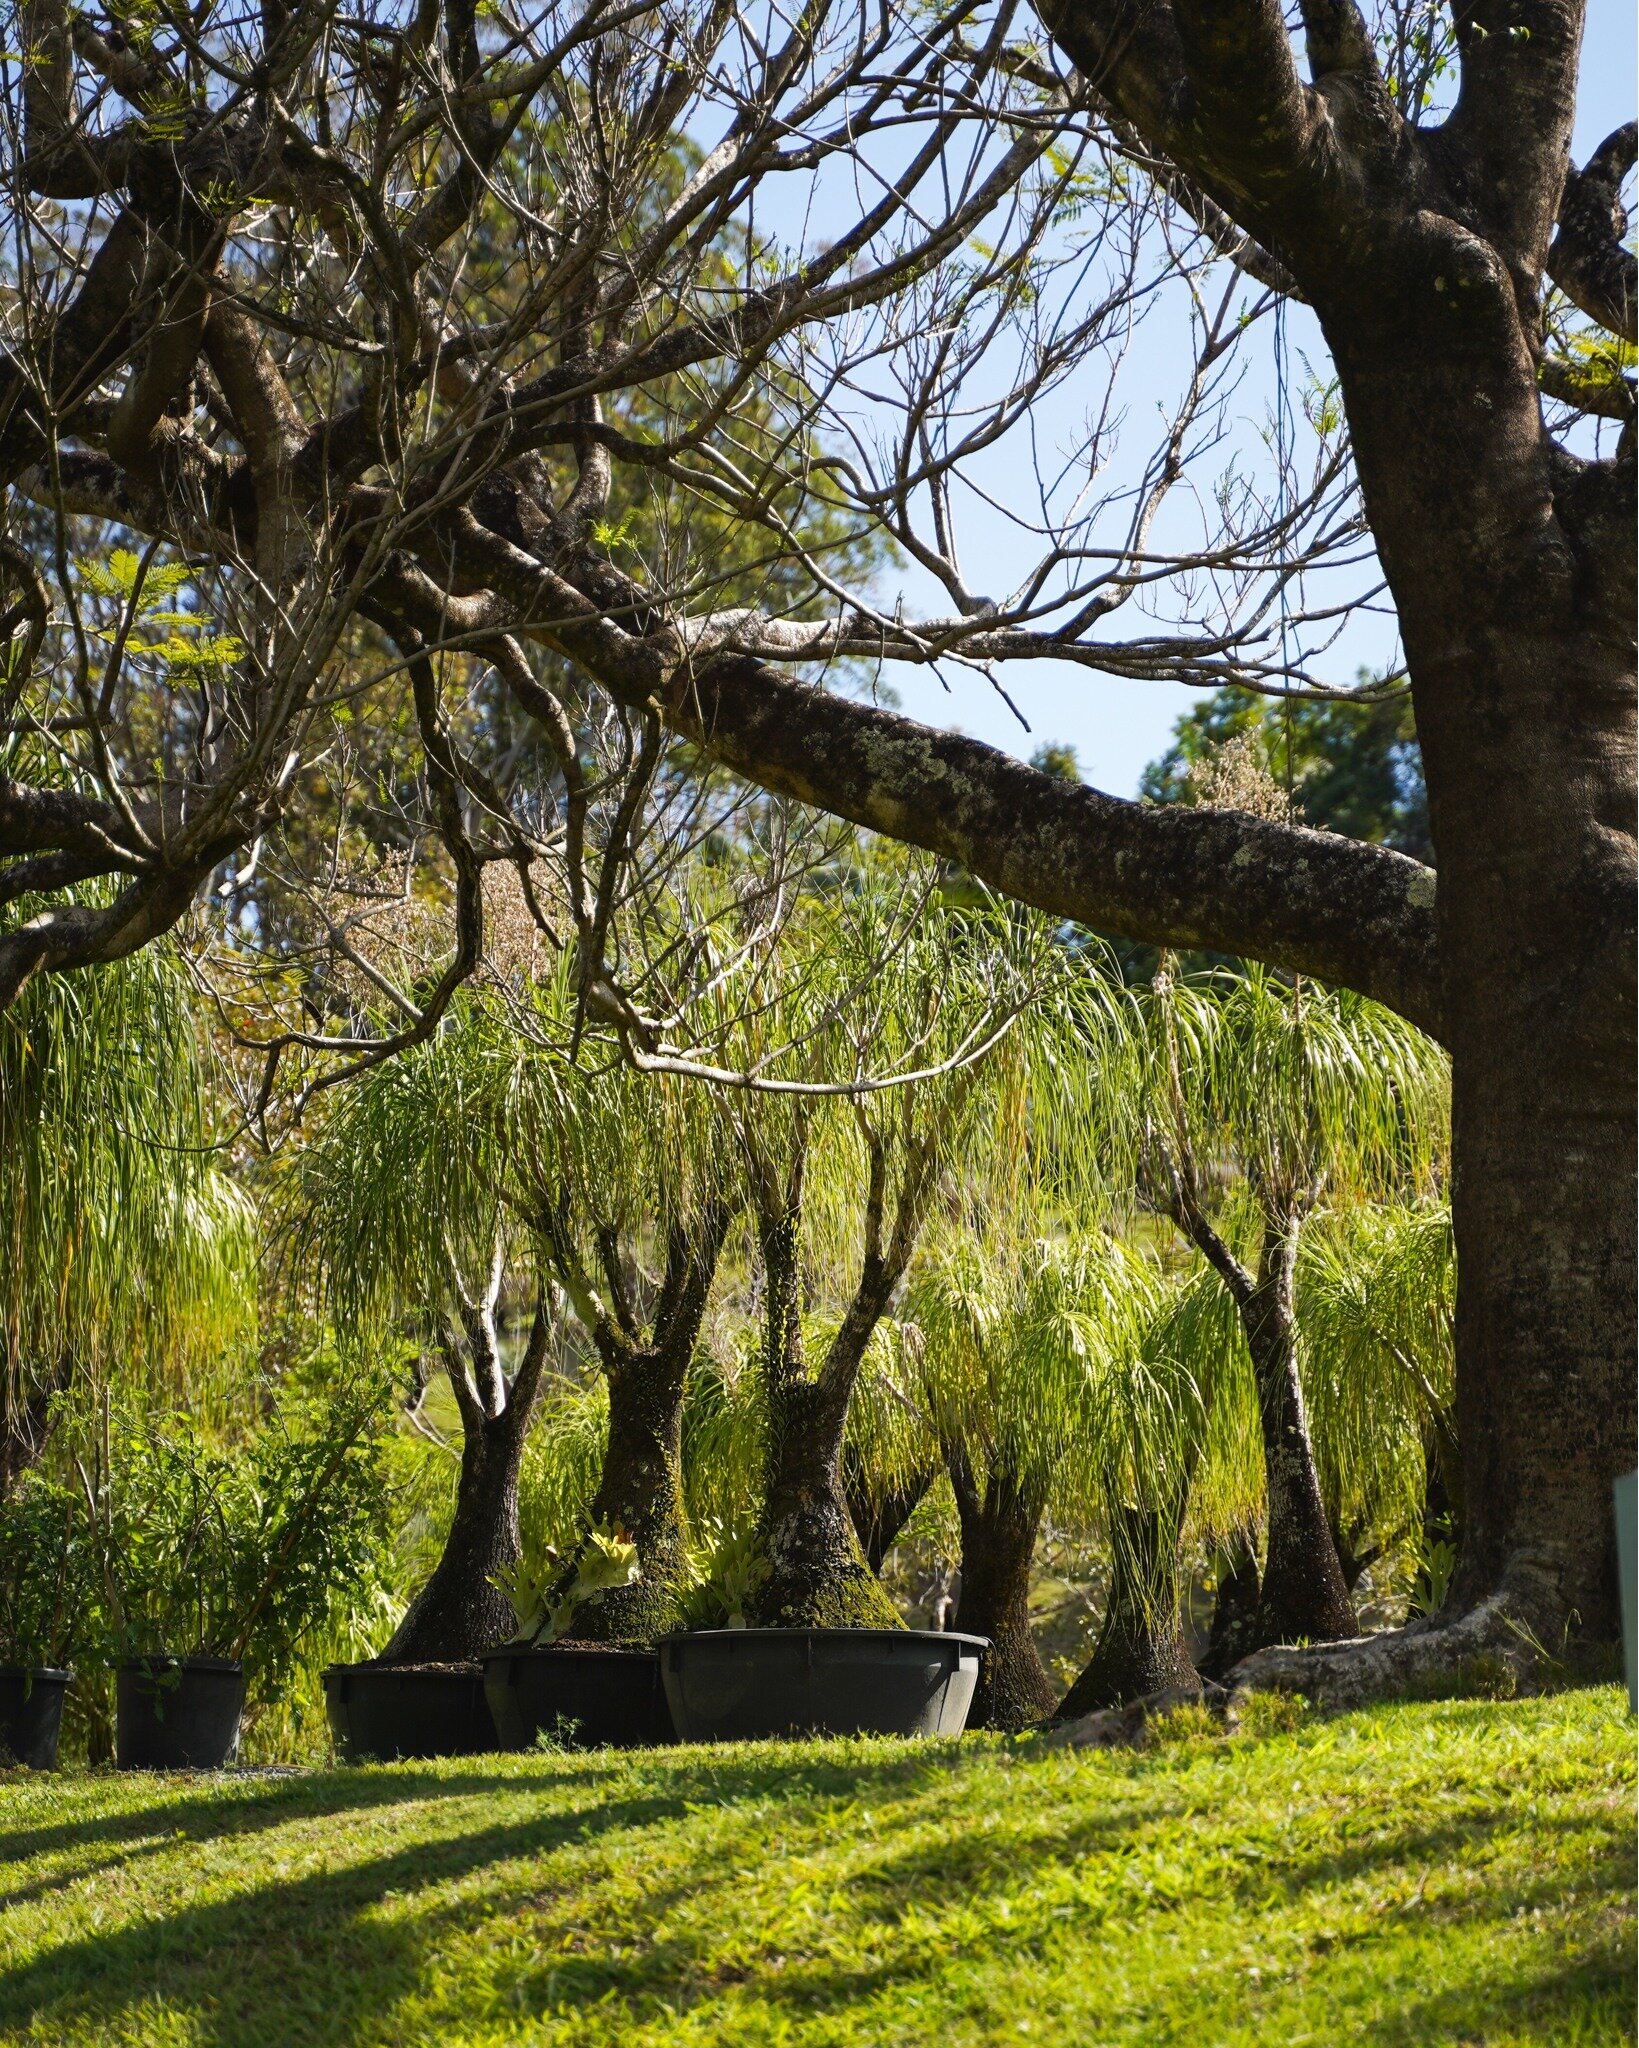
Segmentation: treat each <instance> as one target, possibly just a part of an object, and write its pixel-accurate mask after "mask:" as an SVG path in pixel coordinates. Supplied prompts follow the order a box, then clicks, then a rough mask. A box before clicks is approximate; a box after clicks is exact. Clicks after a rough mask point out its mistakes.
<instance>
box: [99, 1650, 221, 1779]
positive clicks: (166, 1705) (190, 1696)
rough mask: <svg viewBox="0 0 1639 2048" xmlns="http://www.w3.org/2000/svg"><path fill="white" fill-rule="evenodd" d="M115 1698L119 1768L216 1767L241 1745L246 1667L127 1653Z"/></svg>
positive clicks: (217, 1659)
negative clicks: (138, 1655)
mask: <svg viewBox="0 0 1639 2048" xmlns="http://www.w3.org/2000/svg"><path fill="white" fill-rule="evenodd" d="M115 1700H116V1707H117V1715H116V1720H115V1742H114V1753H115V1757H116V1760H117V1762H118V1764H119V1767H120V1769H121V1770H122V1771H215V1770H220V1768H221V1767H222V1765H223V1764H225V1763H226V1762H227V1760H228V1758H229V1757H230V1756H232V1754H233V1752H234V1750H235V1749H236V1748H237V1747H238V1744H239V1717H240V1715H241V1714H242V1713H243V1712H244V1711H245V1667H244V1666H243V1665H242V1664H237V1663H231V1662H230V1661H229V1660H228V1659H227V1658H225V1657H128V1658H127V1659H126V1660H125V1662H124V1663H123V1664H121V1666H120V1668H119V1677H118V1680H117V1682H116V1687H115Z"/></svg>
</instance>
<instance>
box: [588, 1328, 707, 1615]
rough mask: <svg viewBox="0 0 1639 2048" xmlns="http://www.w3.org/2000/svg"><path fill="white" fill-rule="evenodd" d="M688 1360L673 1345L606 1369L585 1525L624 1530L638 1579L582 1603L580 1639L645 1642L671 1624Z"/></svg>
mask: <svg viewBox="0 0 1639 2048" xmlns="http://www.w3.org/2000/svg"><path fill="white" fill-rule="evenodd" d="M691 1335H692V1332H691ZM688 1362H689V1352H688V1349H687V1348H686V1347H683V1346H678V1345H673V1346H670V1347H662V1348H661V1349H658V1350H651V1351H636V1352H633V1353H632V1354H631V1356H630V1357H629V1358H627V1359H625V1360H623V1361H621V1362H620V1363H618V1364H616V1365H614V1366H613V1367H611V1368H610V1370H609V1373H608V1382H609V1436H608V1441H607V1443H606V1445H605V1447H604V1454H603V1471H602V1475H601V1477H600V1478H599V1481H598V1490H597V1492H596V1493H595V1494H594V1495H593V1497H592V1507H591V1520H592V1522H593V1523H594V1524H595V1525H596V1524H601V1525H604V1526H607V1527H610V1528H615V1529H622V1530H624V1531H625V1532H626V1535H627V1536H628V1538H629V1539H630V1540H631V1541H632V1542H633V1543H635V1544H636V1545H637V1555H638V1564H639V1570H640V1576H639V1577H638V1579H637V1580H636V1581H635V1582H634V1583H633V1584H632V1585H630V1586H613V1587H610V1588H608V1589H607V1590H606V1591H604V1592H601V1593H596V1594H594V1595H593V1596H592V1597H591V1598H589V1599H588V1600H586V1601H585V1602H584V1603H583V1604H582V1605H581V1607H580V1608H579V1609H578V1610H577V1611H576V1614H575V1618H574V1623H573V1633H574V1635H575V1636H576V1637H578V1638H580V1639H581V1640H583V1641H586V1642H596V1643H615V1642H652V1641H653V1640H654V1639H655V1637H657V1636H661V1635H664V1634H665V1633H666V1631H667V1630H668V1629H670V1628H675V1627H676V1626H677V1622H678V1618H679V1614H678V1602H679V1598H680V1595H681V1589H682V1585H683V1579H684V1574H685V1570H686V1567H687V1563H688V1524H687V1521H686V1518H685V1516H684V1512H683V1388H684V1382H685V1380H686V1378H687V1376H688ZM572 1570H573V1567H571V1574H572Z"/></svg>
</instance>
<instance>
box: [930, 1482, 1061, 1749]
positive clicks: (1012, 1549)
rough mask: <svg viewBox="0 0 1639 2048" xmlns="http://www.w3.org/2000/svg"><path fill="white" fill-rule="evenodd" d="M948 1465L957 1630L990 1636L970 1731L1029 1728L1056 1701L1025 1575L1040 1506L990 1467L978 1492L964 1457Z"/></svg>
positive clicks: (1033, 1548) (1033, 1549)
mask: <svg viewBox="0 0 1639 2048" xmlns="http://www.w3.org/2000/svg"><path fill="white" fill-rule="evenodd" d="M948 1463H949V1468H950V1479H951V1486H952V1488H953V1489H954V1491H955V1494H956V1512H957V1515H958V1516H959V1518H960V1520H961V1525H962V1597H961V1600H960V1602H959V1604H958V1606H957V1609H956V1626H957V1628H958V1629H960V1630H963V1631H964V1632H966V1633H967V1634H969V1635H976V1636H988V1637H989V1638H990V1648H989V1650H988V1651H987V1652H986V1653H985V1657H984V1660H983V1663H982V1664H981V1666H980V1671H979V1685H978V1690H977V1691H976V1692H975V1693H974V1696H973V1706H972V1708H971V1709H970V1711H969V1713H968V1726H969V1727H970V1728H1003V1729H1008V1730H1014V1729H1019V1728H1028V1727H1030V1726H1032V1725H1033V1724H1034V1723H1035V1722H1038V1721H1045V1720H1046V1718H1047V1716H1048V1715H1049V1714H1051V1713H1052V1711H1053V1705H1054V1702H1055V1701H1056V1700H1057V1698H1058V1687H1057V1686H1056V1685H1055V1684H1054V1683H1053V1680H1052V1678H1051V1676H1050V1675H1049V1673H1048V1670H1047V1667H1046V1665H1045V1664H1043V1663H1042V1661H1041V1655H1040V1652H1039V1651H1038V1650H1037V1648H1036V1639H1035V1637H1034V1636H1033V1635H1032V1633H1031V1630H1030V1569H1031V1565H1032V1563H1033V1561H1034V1558H1035V1552H1036V1535H1037V1532H1038V1530H1039V1529H1040V1528H1041V1515H1042V1504H1041V1501H1040V1499H1039V1498H1037V1497H1036V1496H1035V1495H1034V1494H1033V1493H1032V1492H1030V1491H1027V1490H1026V1489H1025V1488H1024V1487H1022V1486H1021V1485H1020V1484H1019V1483H1018V1481H1017V1479H1016V1478H1015V1477H1014V1475H1013V1474H1011V1473H1010V1472H1008V1471H1007V1470H1006V1469H1005V1467H1004V1466H1002V1465H999V1464H993V1465H992V1466H991V1469H990V1471H989V1472H988V1473H987V1474H986V1477H985V1484H984V1490H983V1492H981V1491H980V1489H979V1486H978V1482H977V1481H976V1479H975V1477H974V1474H973V1468H972V1466H971V1465H970V1464H969V1463H968V1460H967V1456H966V1454H965V1452H963V1451H962V1450H960V1449H959V1448H958V1449H953V1450H952V1452H951V1454H950V1457H949V1460H948Z"/></svg>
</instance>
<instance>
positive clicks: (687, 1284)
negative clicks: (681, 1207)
mask: <svg viewBox="0 0 1639 2048" xmlns="http://www.w3.org/2000/svg"><path fill="white" fill-rule="evenodd" d="M734 1214H735V1211H734V1206H733V1204H732V1203H730V1202H728V1201H725V1200H723V1199H721V1198H719V1199H715V1200H710V1201H706V1202H703V1203H702V1205H701V1207H700V1210H699V1212H698V1213H697V1214H695V1215H692V1216H684V1217H679V1218H677V1219H675V1220H674V1221H673V1223H672V1224H671V1226H670V1228H669V1230H668V1231H667V1237H666V1269H665V1273H664V1276H663V1277H662V1280H661V1283H660V1291H659V1294H658V1295H657V1297H656V1298H655V1302H654V1309H653V1314H652V1315H651V1317H650V1319H649V1324H648V1329H647V1332H646V1341H645V1338H644V1336H643V1335H642V1334H640V1324H639V1320H638V1318H637V1314H636V1311H635V1309H634V1308H633V1305H632V1302H631V1300H630V1298H629V1294H628V1291H627V1290H626V1289H624V1288H621V1289H618V1290H617V1289H616V1288H615V1287H614V1286H613V1285H611V1289H610V1293H611V1296H612V1297H613V1298H614V1299H616V1300H617V1301H618V1302H621V1303H623V1304H624V1310H625V1313H624V1315H623V1317H622V1318H621V1320H620V1325H619V1326H617V1323H616V1321H615V1320H614V1319H612V1318H609V1317H604V1318H603V1319H601V1320H600V1321H599V1322H598V1323H597V1325H596V1327H595V1328H594V1330H593V1338H594V1341H595V1343H596V1345H597V1348H598V1353H599V1356H600V1358H601V1359H602V1362H603V1371H604V1378H605V1380H606V1382H607V1384H608V1388H609V1427H608V1434H607V1436H606V1438H605V1440H604V1450H603V1469H602V1471H601V1473H600V1475H599V1479H598V1488H597V1492H596V1493H595V1494H594V1495H593V1497H592V1503H591V1507H590V1509H589V1511H588V1519H589V1521H590V1523H591V1525H592V1526H593V1527H600V1526H601V1527H605V1528H610V1529H618V1530H623V1531H624V1532H625V1535H626V1537H627V1539H628V1540H629V1541H630V1542H632V1543H634V1544H636V1546H637V1555H638V1565H639V1575H638V1577H637V1578H636V1580H634V1581H633V1583H632V1584H631V1585H629V1586H611V1587H606V1588H604V1589H603V1590H601V1591H599V1592H596V1593H593V1594H591V1595H589V1596H588V1597H587V1598H586V1599H585V1600H583V1601H582V1602H581V1603H580V1605H579V1606H578V1607H577V1608H576V1610H575V1612H574V1614H573V1616H572V1618H571V1621H570V1624H569V1633H570V1634H571V1635H572V1636H574V1637H575V1638H577V1639H578V1640H581V1641H585V1642H598V1643H619V1642H633V1643H645V1642H652V1641H653V1640H654V1639H655V1638H656V1637H657V1636H661V1635H664V1634H665V1633H666V1632H667V1630H668V1629H672V1628H675V1627H676V1626H677V1625H678V1623H679V1621H680V1619H681V1611H680V1602H681V1598H682V1592H683V1585H684V1581H685V1577H686V1574H687V1567H688V1548H689V1532H688V1520H687V1516H686V1513H685V1509H684V1500H683V1396H684V1390H685V1388H686V1385H687V1382H688V1374H689V1362H690V1360H691V1359H692V1358H693V1356H694V1347H695V1343H696V1341H697V1340H698V1338H699V1335H700V1326H701V1323H702V1322H703V1321H704V1319H705V1313H706V1305H707V1302H708V1301H709V1300H710V1297H711V1287H712V1282H713V1280H714V1279H715V1277H716V1273H717V1261H718V1259H719V1258H720V1257H721V1255H722V1249H723V1240H724V1239H725V1237H726V1236H727V1235H728V1229H729V1225H730V1223H731V1222H732V1221H733V1218H734ZM557 1242H558V1244H559V1247H560V1251H559V1257H560V1260H561V1262H562V1264H563V1267H564V1269H565V1270H566V1271H568V1270H569V1269H570V1266H571V1258H570V1254H569V1253H568V1251H567V1249H566V1245H567V1240H565V1239H564V1238H563V1237H562V1236H561V1234H560V1236H559V1237H558V1239H557ZM604 1250H605V1254H606V1256H607V1258H608V1259H609V1260H611V1261H612V1260H614V1259H615V1258H616V1256H617V1250H618V1247H617V1246H616V1245H615V1243H614V1242H613V1240H610V1241H609V1242H608V1243H606V1245H605V1247H604ZM581 1291H582V1292H584V1289H583V1290H581ZM580 1557H581V1550H580V1548H577V1550H576V1552H575V1554H574V1555H573V1556H572V1557H571V1558H570V1559H569V1561H568V1562H567V1564H566V1565H565V1567H564V1569H563V1572H562V1573H561V1574H560V1575H559V1578H558V1580H557V1583H556V1584H555V1585H554V1586H553V1588H552V1589H551V1591H550V1593H549V1594H548V1596H547V1607H548V1610H549V1611H550V1609H551V1608H552V1607H553V1606H554V1605H555V1604H556V1603H557V1602H558V1601H560V1600H562V1599H563V1597H564V1596H565V1595H566V1594H567V1593H568V1592H570V1590H571V1589H572V1587H573V1585H574V1581H575V1576H576V1573H577V1572H578V1570H579V1566H580Z"/></svg>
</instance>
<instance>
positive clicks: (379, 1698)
mask: <svg viewBox="0 0 1639 2048" xmlns="http://www.w3.org/2000/svg"><path fill="white" fill-rule="evenodd" d="M324 1705H325V1711H326V1713H327V1714H328V1715H329V1716H330V1732H331V1734H332V1735H333V1736H334V1737H335V1738H336V1747H337V1749H338V1750H339V1751H340V1752H341V1754H342V1756H343V1757H344V1758H345V1759H346V1761H347V1762H348V1763H353V1764H359V1763H390V1762H392V1760H393V1759H394V1758H395V1757H431V1756H481V1755H483V1754H484V1753H485V1751H487V1750H492V1749H498V1748H499V1747H500V1746H501V1745H500V1744H499V1743H497V1741H496V1739H495V1724H494V1722H493V1721H491V1719H490V1715H489V1708H488V1707H487V1706H486V1705H485V1704H484V1674H483V1672H482V1670H480V1668H479V1667H478V1666H477V1665H476V1664H377V1663H373V1662H372V1663H367V1664H332V1665H330V1666H329V1667H328V1668H327V1670H326V1671H325V1674H324Z"/></svg>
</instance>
